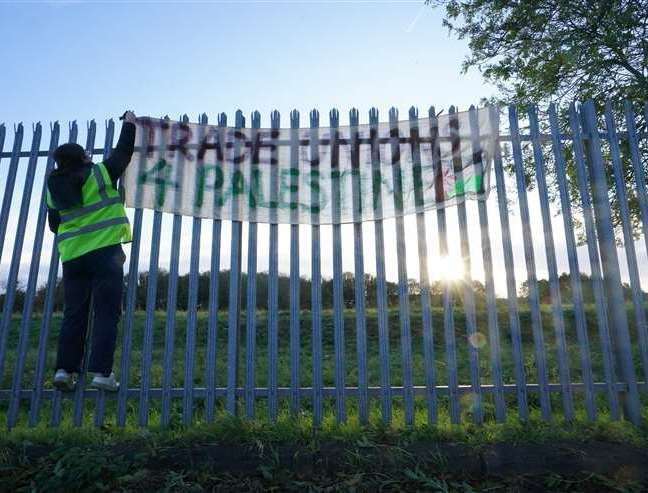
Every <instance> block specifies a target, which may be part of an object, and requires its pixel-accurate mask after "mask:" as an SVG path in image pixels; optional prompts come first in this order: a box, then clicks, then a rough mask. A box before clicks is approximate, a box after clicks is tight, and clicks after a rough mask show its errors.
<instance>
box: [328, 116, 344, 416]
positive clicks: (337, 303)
mask: <svg viewBox="0 0 648 493" xmlns="http://www.w3.org/2000/svg"><path fill="white" fill-rule="evenodd" d="M329 117H330V122H331V206H332V213H333V218H332V219H333V221H332V222H333V226H332V229H333V245H332V246H333V344H334V346H335V405H336V408H335V409H336V417H337V422H338V423H343V422H345V421H346V401H345V388H344V387H345V379H344V376H345V375H344V373H345V361H344V300H343V292H342V291H343V286H342V225H341V224H340V216H341V210H340V209H341V200H342V197H341V194H340V180H341V176H342V175H341V172H340V142H339V140H340V131H339V126H340V114H339V112H338V110H336V109H332V110H331V112H330V113H329Z"/></svg>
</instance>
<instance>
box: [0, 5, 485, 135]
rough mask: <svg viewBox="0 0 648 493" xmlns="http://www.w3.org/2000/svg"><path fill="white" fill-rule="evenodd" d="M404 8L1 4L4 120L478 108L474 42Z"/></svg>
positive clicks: (432, 13)
mask: <svg viewBox="0 0 648 493" xmlns="http://www.w3.org/2000/svg"><path fill="white" fill-rule="evenodd" d="M441 14H442V12H441V11H440V10H439V9H433V8H431V7H429V6H425V5H424V4H423V1H422V0H421V1H393V2H375V1H374V2H363V1H354V2H334V1H331V2H308V1H303V2H280V1H273V2H258V1H257V2H248V1H240V2H217V1H200V2H198V1H194V2H191V1H188V2H181V1H177V2H167V1H156V2H144V1H139V2H138V1H128V2H118V1H116V2H93V1H85V2H84V1H78V2H77V1H63V2H57V1H54V0H53V1H48V2H43V1H40V2H38V1H37V2H25V1H22V2H12V1H9V2H7V1H4V0H1V1H0V32H1V33H2V43H1V44H0V61H1V62H2V66H3V67H4V70H3V72H4V74H3V76H2V77H1V78H0V94H2V95H3V96H0V101H1V103H2V105H1V106H2V116H1V120H2V121H4V122H6V123H13V122H16V121H21V120H22V121H25V122H31V121H36V120H44V121H48V120H54V119H59V120H61V121H66V120H71V119H74V118H76V119H79V120H85V119H88V118H96V119H97V120H98V121H101V120H103V119H105V118H108V117H110V116H116V115H119V114H121V113H122V111H123V110H124V109H125V108H132V109H134V110H135V111H136V112H137V113H138V114H140V115H144V114H148V115H153V116H158V115H162V114H169V115H170V116H172V117H177V116H178V115H179V114H181V113H185V112H186V113H187V114H189V116H190V117H191V119H192V120H195V119H196V118H197V115H198V113H200V112H203V111H205V112H207V114H208V115H209V116H210V117H211V118H212V119H213V118H215V115H216V113H218V112H221V111H225V112H227V113H228V114H229V115H232V114H233V112H234V111H235V110H236V109H238V108H240V109H242V110H243V111H244V112H245V114H246V115H248V114H249V113H250V112H251V111H253V110H254V109H258V110H259V111H260V112H261V114H262V116H263V117H264V119H267V117H268V115H269V112H270V111H271V110H272V109H274V108H276V109H278V110H280V111H281V112H282V113H283V114H286V115H287V113H288V111H289V110H291V109H293V108H297V109H299V110H300V111H302V112H305V111H308V110H310V109H312V108H313V107H317V108H319V109H320V111H322V112H326V111H327V110H328V109H330V108H331V107H333V106H336V107H338V108H339V109H340V111H341V112H342V114H343V115H346V113H347V111H348V109H349V108H351V107H352V106H356V107H358V108H359V109H360V111H361V114H362V115H363V116H366V113H367V111H368V109H369V108H370V107H371V106H376V107H378V108H379V109H381V110H382V112H383V113H384V112H385V111H386V110H387V109H388V108H389V107H390V106H392V105H393V106H396V107H398V108H399V109H400V110H401V112H403V111H405V110H406V109H407V108H408V107H409V106H410V105H417V106H419V107H420V108H421V109H423V108H427V107H428V106H429V105H430V104H435V105H436V106H437V107H438V108H442V107H447V106H449V105H450V104H455V105H459V106H460V107H463V108H465V107H467V106H468V105H469V104H471V103H477V102H478V101H479V99H480V98H481V97H483V96H489V95H491V94H493V89H492V88H491V87H489V86H487V85H485V84H484V83H483V82H482V80H481V77H480V76H479V74H478V73H476V72H472V73H469V74H467V75H463V74H461V73H460V63H461V60H462V59H463V57H464V56H465V54H466V53H467V47H466V43H465V42H463V41H457V40H455V39H453V38H451V37H450V36H449V35H448V32H447V29H446V28H444V27H442V25H441Z"/></svg>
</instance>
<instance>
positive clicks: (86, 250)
mask: <svg viewBox="0 0 648 493" xmlns="http://www.w3.org/2000/svg"><path fill="white" fill-rule="evenodd" d="M122 119H123V120H124V123H123V125H122V129H121V134H120V136H119V141H118V142H117V146H116V147H115V149H113V151H112V153H111V154H110V156H109V157H108V158H107V159H106V160H105V161H103V162H101V163H99V164H94V163H93V162H92V156H91V155H89V154H86V152H85V150H84V149H83V147H81V146H80V145H78V144H72V143H68V144H63V145H61V146H59V147H57V148H56V150H55V151H54V160H55V161H56V164H57V166H56V169H55V170H53V171H52V172H51V173H50V174H49V176H48V177H47V207H48V222H49V227H50V229H51V230H52V232H54V233H55V234H56V245H57V248H58V252H59V255H60V257H61V262H63V293H64V294H63V297H64V305H65V306H64V311H63V323H62V324H61V332H60V334H59V340H58V353H57V357H56V373H55V375H54V386H55V387H56V388H58V389H60V390H64V391H72V390H74V389H75V387H76V381H77V376H78V374H79V373H80V372H81V370H82V368H81V366H82V360H83V354H84V347H85V340H86V332H87V329H88V318H89V316H90V313H89V312H90V305H91V300H92V306H93V310H94V313H93V314H92V316H93V326H92V341H91V351H90V359H89V361H88V372H90V373H93V374H94V377H93V379H92V382H91V385H92V386H93V387H95V388H99V389H103V390H109V391H116V390H117V389H118V388H119V383H118V382H117V380H116V379H115V374H114V372H113V371H112V366H113V357H114V353H115V342H116V340H117V324H118V323H119V318H120V316H121V307H122V296H123V286H124V262H125V261H126V255H125V254H124V251H123V249H122V247H121V244H122V243H128V242H130V241H131V230H130V225H129V223H128V217H127V216H126V210H125V209H124V204H123V202H122V198H121V196H120V194H119V191H118V188H117V180H118V179H119V177H120V176H121V175H122V173H123V172H124V170H125V169H126V167H127V166H128V163H129V162H130V159H131V156H132V154H133V148H134V144H135V121H136V117H135V114H134V113H133V112H132V111H127V112H126V113H124V115H123V117H122Z"/></svg>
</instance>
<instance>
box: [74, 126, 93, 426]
mask: <svg viewBox="0 0 648 493" xmlns="http://www.w3.org/2000/svg"><path fill="white" fill-rule="evenodd" d="M96 133H97V124H96V123H95V121H94V120H91V121H90V123H89V125H88V134H87V136H86V146H85V150H86V152H87V153H90V154H92V151H93V149H94V143H95V137H96ZM89 304H90V308H89V310H88V325H87V328H86V340H87V341H90V340H92V325H93V318H94V317H93V316H92V313H93V311H94V309H93V302H92V296H90V300H89ZM89 354H90V344H86V346H85V350H84V351H83V359H82V363H81V364H82V368H81V375H79V381H78V382H77V386H76V390H75V391H74V413H73V422H74V426H81V425H82V424H83V413H84V411H85V409H84V407H85V384H86V378H87V373H88V363H89V361H88V360H89V358H88V356H89Z"/></svg>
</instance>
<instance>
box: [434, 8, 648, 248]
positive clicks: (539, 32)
mask: <svg viewBox="0 0 648 493" xmlns="http://www.w3.org/2000/svg"><path fill="white" fill-rule="evenodd" d="M426 3H427V4H431V5H433V6H436V7H443V8H445V16H444V20H443V23H444V25H445V26H446V27H448V28H449V29H450V32H451V33H454V34H455V35H456V36H457V37H458V38H459V39H466V40H467V41H468V47H469V49H470V54H469V55H468V56H467V57H466V59H465V60H464V61H463V64H462V71H463V72H464V73H465V72H467V71H468V70H469V69H471V68H476V69H477V70H478V71H479V72H480V73H481V74H482V75H483V77H484V78H485V79H486V80H487V81H489V82H491V83H493V84H494V85H495V86H496V87H497V88H498V90H499V94H498V95H497V96H496V97H494V98H491V101H492V102H500V103H506V104H510V103H513V104H518V105H526V104H528V103H532V102H533V103H548V102H549V101H554V102H557V103H568V102H571V101H584V100H588V99H592V100H593V101H594V102H595V104H596V105H597V107H598V110H601V109H602V108H603V106H604V104H605V101H606V99H609V100H610V101H611V102H612V105H613V109H614V113H615V121H617V122H622V121H624V117H623V111H622V106H623V105H622V103H623V100H624V99H628V100H632V101H635V102H637V103H638V102H642V103H644V102H648V0H495V1H492V0H426ZM562 107H563V108H565V107H566V105H565V104H563V105H562ZM636 114H637V120H638V121H637V126H638V130H639V131H640V132H643V131H645V130H646V128H647V125H646V118H647V117H648V116H647V114H648V108H639V111H637V112H636ZM562 120H563V122H564V121H565V120H566V119H564V118H563V119H562ZM601 123H602V122H601ZM565 126H566V125H565ZM601 126H602V127H604V125H603V124H602V125H601ZM565 130H567V129H565ZM549 145H550V144H549V143H547V144H546V146H547V149H546V150H547V151H549ZM621 147H622V153H623V156H622V157H623V166H624V175H625V182H626V183H627V184H628V187H629V190H628V197H629V203H630V212H631V223H632V226H633V228H634V232H635V234H636V235H638V234H639V231H640V227H639V225H640V217H639V208H638V204H637V197H636V193H635V191H634V186H633V183H634V170H633V167H632V166H631V165H630V162H629V156H628V154H629V152H628V148H627V142H626V141H625V140H622V142H621ZM565 151H566V153H567V156H566V157H567V174H568V176H569V177H570V178H571V179H570V182H571V183H572V186H571V187H570V193H571V195H572V199H573V200H572V203H573V205H575V206H576V209H578V208H579V200H578V191H577V188H576V187H575V186H574V185H573V184H574V183H575V169H574V165H573V162H572V156H571V150H570V149H569V148H566V149H565ZM642 151H643V152H642V154H643V159H644V166H646V165H648V150H647V149H645V148H643V149H642ZM547 155H550V152H547ZM607 161H608V162H609V159H608V160H607ZM548 164H551V163H548ZM548 171H549V173H552V172H553V169H552V167H550V166H548ZM525 172H526V174H527V177H528V178H529V179H528V180H527V183H528V184H529V186H532V184H533V182H534V180H532V179H531V177H532V176H533V172H534V164H533V162H532V161H530V160H529V161H527V162H526V163H525ZM608 175H611V171H610V170H609V169H608ZM609 183H610V186H609V195H610V201H611V204H612V211H613V222H614V224H615V226H617V227H618V226H619V225H620V222H621V217H620V214H619V208H618V204H617V198H616V193H615V192H616V190H615V186H614V184H613V181H612V180H611V179H610V180H609ZM550 193H552V195H553V198H555V196H556V187H555V184H553V186H552V183H550ZM577 226H578V233H580V236H581V238H580V239H581V241H582V240H583V238H582V233H583V231H582V227H581V225H580V224H577ZM619 236H620V234H618V235H617V237H619Z"/></svg>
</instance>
